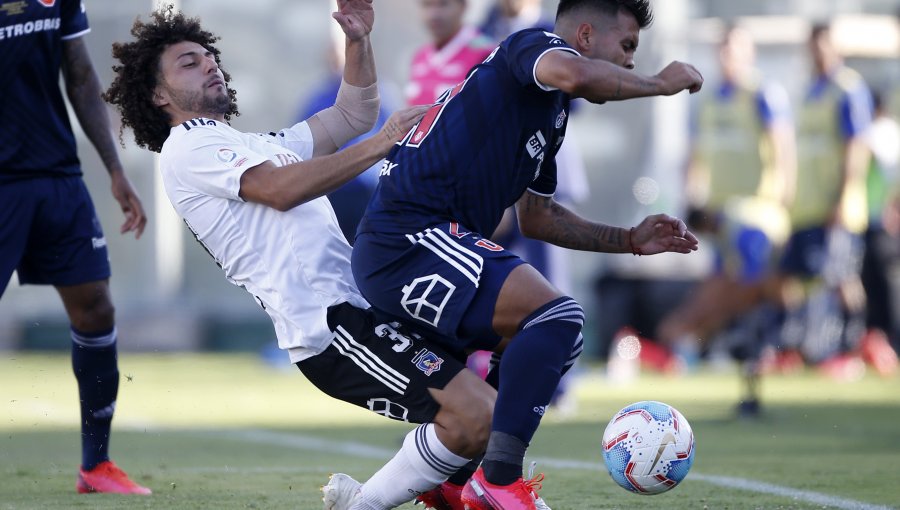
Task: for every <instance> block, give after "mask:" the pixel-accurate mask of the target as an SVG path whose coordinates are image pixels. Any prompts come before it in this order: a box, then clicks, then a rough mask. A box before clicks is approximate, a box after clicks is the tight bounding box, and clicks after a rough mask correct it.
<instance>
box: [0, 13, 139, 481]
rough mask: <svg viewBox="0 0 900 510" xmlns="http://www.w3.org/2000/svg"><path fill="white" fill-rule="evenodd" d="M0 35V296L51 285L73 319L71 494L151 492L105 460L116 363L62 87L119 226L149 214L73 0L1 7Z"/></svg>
mask: <svg viewBox="0 0 900 510" xmlns="http://www.w3.org/2000/svg"><path fill="white" fill-rule="evenodd" d="M2 16H3V17H2V18H0V19H2V21H0V23H3V24H4V26H3V27H0V29H3V28H5V29H6V30H4V31H3V33H4V34H5V37H3V38H0V101H2V102H0V246H2V247H3V248H2V250H0V295H2V293H3V291H4V290H5V289H6V285H7V283H8V282H9V279H10V277H11V276H12V273H13V271H16V272H18V277H19V283H20V284H37V285H53V286H54V287H56V290H57V292H58V293H59V295H60V297H61V298H62V302H63V305H64V306H65V309H66V313H67V315H68V318H69V322H70V324H71V338H72V368H73V369H74V371H75V378H76V380H77V381H78V394H79V405H80V408H81V468H80V470H79V473H78V480H77V484H76V489H77V491H78V492H79V493H88V492H113V493H120V494H150V489H147V488H145V487H141V486H140V485H138V484H136V483H134V482H133V481H132V480H130V479H129V478H128V476H127V475H126V474H125V472H123V471H122V470H121V469H119V468H118V467H117V466H116V465H115V464H114V463H113V462H112V461H111V460H110V459H109V437H110V429H111V426H112V418H113V413H114V412H115V408H116V396H117V394H118V389H119V369H118V361H117V355H116V343H117V342H116V340H117V335H116V325H115V313H114V312H115V311H114V308H113V304H112V300H111V297H110V291H109V276H110V266H109V258H108V255H107V250H106V238H105V237H104V236H103V231H102V229H101V227H100V222H99V221H98V219H97V216H96V213H95V211H94V205H93V203H92V201H91V198H90V195H89V194H88V190H87V188H86V186H85V184H84V181H83V180H82V178H81V175H82V173H81V167H80V163H79V161H78V156H77V150H76V147H75V135H74V133H73V131H72V128H71V125H70V124H69V117H68V113H67V112H66V104H65V101H64V100H63V96H62V93H61V91H60V88H59V75H60V70H62V74H63V78H64V81H65V89H66V96H67V97H68V98H69V102H70V104H71V105H72V109H73V110H74V111H75V114H76V116H77V117H78V121H79V123H80V124H81V127H82V129H84V132H85V134H86V135H87V137H88V139H90V141H91V143H92V144H93V146H94V148H95V149H96V150H97V152H98V153H99V154H100V158H101V159H102V160H103V164H104V166H105V167H106V171H107V172H108V173H109V176H110V180H111V183H112V186H111V187H112V194H113V197H114V198H115V199H116V201H117V202H118V203H119V206H120V207H121V209H122V212H123V213H124V214H125V222H124V223H123V224H122V227H121V229H120V232H121V233H123V234H124V233H126V232H134V233H135V237H138V238H139V237H140V236H141V233H142V232H143V231H144V226H145V225H146V222H147V218H146V216H145V215H144V209H143V206H142V205H141V201H140V199H139V198H138V196H137V194H136V193H135V191H134V189H133V188H132V186H131V183H130V182H129V180H128V177H127V176H126V175H125V172H124V171H123V169H122V164H121V162H120V161H119V156H118V153H117V149H116V145H115V142H114V140H113V136H112V131H111V129H110V122H109V115H108V113H107V110H106V105H105V104H104V103H103V101H102V100H101V99H100V89H101V87H100V81H99V78H98V77H97V73H96V71H95V70H94V67H93V64H92V63H91V58H90V55H89V54H88V51H87V46H86V45H85V43H84V37H83V36H84V35H85V34H86V33H88V32H89V31H90V28H89V25H88V19H87V15H86V13H85V10H84V5H83V4H82V2H81V1H80V0H56V1H49V2H48V1H41V2H17V3H6V4H4V5H3V15H2Z"/></svg>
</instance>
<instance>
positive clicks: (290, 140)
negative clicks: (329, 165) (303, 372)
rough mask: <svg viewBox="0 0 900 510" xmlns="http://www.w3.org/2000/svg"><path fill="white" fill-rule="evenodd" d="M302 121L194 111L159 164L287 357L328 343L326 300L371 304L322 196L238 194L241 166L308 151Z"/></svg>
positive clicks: (173, 195)
mask: <svg viewBox="0 0 900 510" xmlns="http://www.w3.org/2000/svg"><path fill="white" fill-rule="evenodd" d="M312 151H313V140H312V133H311V132H310V130H309V126H308V125H307V124H306V123H305V122H302V123H299V124H296V125H295V126H293V127H291V128H289V129H284V130H282V131H280V132H278V133H271V134H255V133H254V134H251V133H242V132H240V131H237V130H235V129H233V128H231V126H229V125H227V124H226V123H224V122H219V121H214V120H209V119H199V118H198V119H193V120H190V121H188V122H185V123H183V124H180V125H178V126H176V127H174V128H172V130H171V133H170V134H169V138H168V139H167V140H166V142H165V144H163V147H162V151H161V153H160V160H159V166H160V171H161V173H162V178H163V183H164V184H165V188H166V194H167V195H168V196H169V200H170V201H171V202H172V205H173V206H174V207H175V210H176V211H177V212H178V214H179V215H180V216H181V217H182V218H184V220H185V222H186V223H187V224H188V227H190V229H191V230H192V231H193V232H194V235H196V236H197V239H198V240H199V241H200V242H201V243H203V245H204V246H205V247H206V249H207V250H208V251H209V253H210V254H211V255H212V256H213V257H215V259H216V262H218V264H219V265H220V266H221V267H222V269H223V270H224V271H225V276H226V277H227V278H228V280H229V281H231V282H232V283H233V284H235V285H238V286H240V287H243V288H244V289H245V290H247V292H249V293H250V294H252V295H253V296H254V297H255V298H256V300H257V301H258V302H259V304H260V305H261V306H262V307H263V308H264V309H265V310H266V312H267V313H268V314H269V316H270V317H271V318H272V322H273V323H274V324H275V333H276V335H277V336H278V345H279V347H281V348H282V349H286V350H288V352H289V353H290V358H291V362H292V363H296V362H297V361H301V360H303V359H306V358H308V357H310V356H314V355H316V354H319V353H320V352H322V351H323V350H325V348H327V347H328V345H329V344H330V343H331V337H332V334H331V331H330V330H329V328H328V324H327V322H326V312H327V309H328V307H329V306H332V305H335V304H338V303H342V302H348V303H350V304H352V305H355V306H358V307H360V308H368V307H369V304H368V303H367V302H366V301H365V299H364V298H363V297H362V295H361V294H360V293H359V290H358V289H357V288H356V284H355V283H354V280H353V273H352V272H351V271H350V245H349V244H347V241H346V240H345V239H344V236H343V234H341V230H340V228H339V227H338V222H337V219H336V218H335V215H334V211H333V210H332V208H331V203H330V202H329V201H328V199H327V198H325V197H320V198H317V199H315V200H311V201H309V202H307V203H305V204H302V205H299V206H297V207H295V208H293V209H291V210H289V211H285V212H280V211H278V210H276V209H273V208H271V207H267V206H264V205H261V204H255V203H250V202H245V201H244V200H242V199H241V197H240V196H239V192H240V182H241V175H242V174H243V173H244V172H245V171H246V170H248V169H250V168H252V167H254V166H256V165H259V164H261V163H263V162H265V161H266V160H269V161H272V162H273V163H275V164H276V165H278V166H283V165H286V164H290V163H295V162H299V161H301V160H303V159H308V158H310V157H311V156H312Z"/></svg>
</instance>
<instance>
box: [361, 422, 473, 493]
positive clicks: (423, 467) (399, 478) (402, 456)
mask: <svg viewBox="0 0 900 510" xmlns="http://www.w3.org/2000/svg"><path fill="white" fill-rule="evenodd" d="M468 462H469V459H464V458H462V457H460V456H458V455H456V454H454V453H453V452H451V451H450V450H448V449H447V447H446V446H444V445H443V443H441V441H440V439H438V437H437V433H436V432H435V430H434V424H432V423H427V424H425V425H419V426H418V427H416V428H415V429H413V430H412V431H411V432H410V433H409V434H407V435H406V439H404V440H403V446H402V447H400V451H398V452H397V454H396V455H394V458H392V459H391V460H389V461H388V463H387V464H385V465H384V466H383V467H382V468H381V469H379V470H378V472H376V473H375V474H374V475H372V478H369V480H368V481H367V482H366V483H364V484H363V486H362V489H361V490H360V494H359V498H358V499H357V500H356V501H357V502H356V504H354V505H353V506H352V507H351V508H352V510H363V509H368V508H378V509H385V508H394V507H397V506H400V505H402V504H403V503H406V502H408V501H412V499H413V498H415V497H416V496H418V495H419V494H421V493H423V492H427V491H430V490H431V489H433V488H435V487H437V486H438V485H440V484H441V483H442V482H444V481H446V480H447V478H449V477H450V475H452V474H453V473H455V472H456V470H458V469H459V468H461V467H463V466H465V465H466V464H467V463H468Z"/></svg>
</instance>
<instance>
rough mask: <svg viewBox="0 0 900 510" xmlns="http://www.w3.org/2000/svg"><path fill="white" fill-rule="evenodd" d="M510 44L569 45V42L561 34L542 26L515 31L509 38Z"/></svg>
mask: <svg viewBox="0 0 900 510" xmlns="http://www.w3.org/2000/svg"><path fill="white" fill-rule="evenodd" d="M506 40H507V42H508V44H509V45H515V44H545V45H550V46H560V47H568V46H569V45H568V43H566V41H565V40H563V38H562V37H560V36H559V35H557V34H555V33H553V32H549V31H547V30H544V29H542V28H540V27H536V28H526V29H524V30H519V31H518V32H515V33H513V34H512V35H510V36H509V37H508V38H507V39H506Z"/></svg>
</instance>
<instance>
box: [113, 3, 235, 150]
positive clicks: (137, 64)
mask: <svg viewBox="0 0 900 510" xmlns="http://www.w3.org/2000/svg"><path fill="white" fill-rule="evenodd" d="M150 17H151V20H150V21H149V22H147V23H145V22H142V21H141V20H140V18H138V19H136V20H135V21H134V25H133V26H132V27H131V35H133V36H134V39H135V40H134V41H131V42H128V43H114V44H113V47H112V54H113V57H114V58H116V59H118V60H119V62H120V64H119V65H114V66H113V72H114V73H115V79H114V80H113V82H112V84H111V85H110V86H109V89H107V91H106V92H104V93H103V99H104V100H105V101H106V102H107V103H109V104H111V105H113V106H115V107H116V109H118V110H119V113H120V114H121V116H122V127H121V128H120V130H119V140H120V141H121V139H122V132H123V130H124V129H125V128H126V127H128V128H131V130H132V131H133V132H134V141H135V142H136V143H137V144H138V146H140V147H144V148H147V149H149V150H151V151H153V152H159V151H160V150H162V146H163V143H164V142H165V141H166V138H168V136H169V131H170V129H171V126H170V125H169V123H170V121H171V119H170V118H169V115H168V114H167V113H166V112H164V111H163V110H162V109H161V108H159V107H158V106H156V105H155V104H154V103H153V94H154V92H155V90H156V86H157V85H158V83H159V78H160V74H159V59H160V56H161V55H162V54H163V52H164V51H165V50H166V48H168V47H169V46H171V45H173V44H177V43H180V42H184V41H190V42H195V43H197V44H199V45H201V46H203V47H204V48H206V49H207V50H209V51H210V52H211V53H212V54H213V56H214V58H215V60H216V64H220V62H219V50H218V49H216V47H215V46H213V43H214V42H216V41H218V40H219V38H218V37H217V36H215V35H213V34H212V33H211V32H207V31H206V30H203V28H202V27H201V26H200V20H199V19H198V18H188V17H185V15H184V14H182V13H181V12H176V11H175V8H174V6H173V5H171V4H170V5H164V6H162V7H160V8H159V10H157V11H155V12H153V13H152V14H151V15H150ZM219 69H221V65H220V66H219ZM222 74H223V75H224V78H225V87H226V89H227V90H228V96H229V98H230V102H231V105H230V107H229V110H228V112H226V113H225V120H230V119H231V116H232V115H239V113H238V109H237V102H236V99H235V98H236V96H237V93H236V92H235V91H234V90H233V89H231V88H230V87H228V82H229V81H230V80H231V77H230V76H229V74H228V73H226V72H225V71H224V69H223V70H222Z"/></svg>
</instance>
